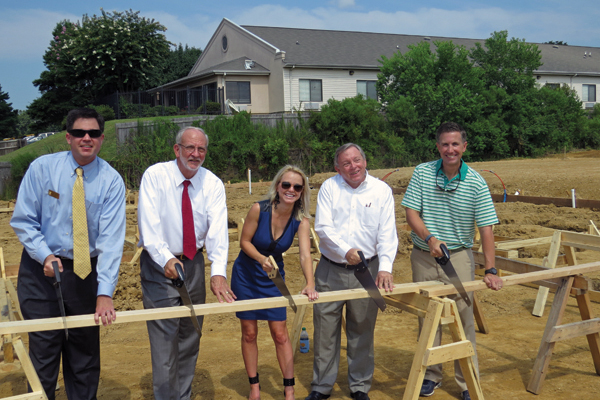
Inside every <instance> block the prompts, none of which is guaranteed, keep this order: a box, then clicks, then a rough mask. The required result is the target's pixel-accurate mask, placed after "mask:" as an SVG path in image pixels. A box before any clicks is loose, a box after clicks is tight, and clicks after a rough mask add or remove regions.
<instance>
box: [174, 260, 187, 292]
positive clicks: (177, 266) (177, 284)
mask: <svg viewBox="0 0 600 400" xmlns="http://www.w3.org/2000/svg"><path fill="white" fill-rule="evenodd" d="M175 270H176V271H177V274H178V277H177V278H175V279H171V282H173V285H174V286H175V287H178V288H180V287H182V286H183V281H184V280H185V275H184V273H183V267H182V266H181V264H179V263H176V264H175Z"/></svg>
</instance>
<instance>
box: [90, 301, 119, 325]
mask: <svg viewBox="0 0 600 400" xmlns="http://www.w3.org/2000/svg"><path fill="white" fill-rule="evenodd" d="M100 318H102V325H104V326H106V325H110V324H112V322H113V321H114V320H116V319H117V313H116V312H115V308H114V307H113V301H112V298H111V297H109V296H103V295H100V296H98V297H97V298H96V313H95V314H94V321H95V322H96V325H98V324H99V323H100Z"/></svg>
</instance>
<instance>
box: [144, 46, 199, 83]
mask: <svg viewBox="0 0 600 400" xmlns="http://www.w3.org/2000/svg"><path fill="white" fill-rule="evenodd" d="M201 54H202V50H200V49H197V48H195V47H188V45H187V44H186V45H185V48H184V47H183V46H182V45H181V43H179V46H178V47H176V48H174V49H171V50H170V51H169V54H168V55H167V57H166V58H165V59H164V60H163V61H162V62H161V63H160V64H159V66H158V68H160V70H161V72H160V73H159V74H155V75H154V77H153V79H150V80H149V82H148V87H149V88H151V87H157V86H161V85H164V84H166V83H169V82H172V81H174V80H177V79H180V78H183V77H186V76H187V75H188V74H189V73H190V71H191V69H192V68H193V67H194V64H196V61H198V58H199V57H200V55H201Z"/></svg>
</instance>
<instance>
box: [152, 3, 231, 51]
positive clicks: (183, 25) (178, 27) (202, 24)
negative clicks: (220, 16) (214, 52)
mask: <svg viewBox="0 0 600 400" xmlns="http://www.w3.org/2000/svg"><path fill="white" fill-rule="evenodd" d="M140 15H142V16H144V17H146V18H154V19H155V20H156V21H158V22H160V23H161V24H162V25H164V26H166V27H167V31H166V32H165V35H166V37H167V40H169V41H170V42H172V43H174V44H175V45H179V43H181V44H182V45H183V46H185V45H186V44H187V45H189V46H193V47H196V48H200V49H202V50H204V48H205V47H206V44H207V43H208V41H209V40H210V38H211V36H212V34H213V33H214V32H215V30H216V29H217V26H219V23H220V22H221V20H218V21H214V20H211V19H210V18H209V17H208V16H206V15H202V14H195V15H189V16H186V17H185V19H181V18H180V17H178V16H175V15H173V14H169V13H166V12H163V11H148V12H146V11H144V12H141V13H140Z"/></svg>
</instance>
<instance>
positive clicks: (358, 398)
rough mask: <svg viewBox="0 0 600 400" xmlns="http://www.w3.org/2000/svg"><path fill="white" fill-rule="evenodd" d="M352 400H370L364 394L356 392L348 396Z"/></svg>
mask: <svg viewBox="0 0 600 400" xmlns="http://www.w3.org/2000/svg"><path fill="white" fill-rule="evenodd" d="M350 397H352V398H353V399H354V400H371V399H370V398H369V396H368V395H367V394H366V393H365V392H360V391H356V392H354V393H352V394H351V395H350Z"/></svg>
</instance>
